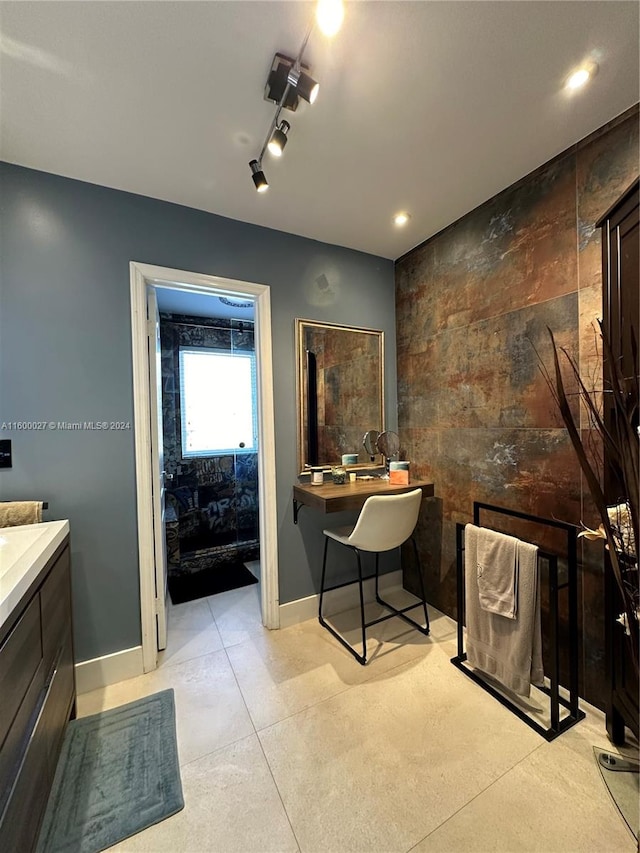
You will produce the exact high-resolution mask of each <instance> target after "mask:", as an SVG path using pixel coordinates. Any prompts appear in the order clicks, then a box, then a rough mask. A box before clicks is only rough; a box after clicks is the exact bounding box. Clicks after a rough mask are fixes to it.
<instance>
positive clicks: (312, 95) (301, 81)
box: [287, 65, 320, 104]
mask: <svg viewBox="0 0 640 853" xmlns="http://www.w3.org/2000/svg"><path fill="white" fill-rule="evenodd" d="M287 83H288V84H289V85H290V86H293V87H294V89H295V90H296V93H297V94H298V95H299V96H300V97H301V98H302V99H303V100H305V101H307V103H309V104H312V103H313V102H314V101H315V99H316V98H317V97H318V91H319V89H320V84H319V83H316V81H315V80H314V79H313V77H311V76H310V75H309V74H307V73H306V72H305V71H302V70H301V69H300V68H296V66H295V65H294V66H293V68H291V69H290V70H289V74H288V75H287Z"/></svg>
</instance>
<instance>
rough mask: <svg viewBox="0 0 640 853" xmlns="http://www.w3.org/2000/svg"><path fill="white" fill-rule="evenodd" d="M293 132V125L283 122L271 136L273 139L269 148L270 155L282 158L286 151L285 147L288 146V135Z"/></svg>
mask: <svg viewBox="0 0 640 853" xmlns="http://www.w3.org/2000/svg"><path fill="white" fill-rule="evenodd" d="M290 130H291V125H290V124H289V122H288V121H285V120H283V121H281V122H280V125H279V126H278V127H276V128H274V131H273V133H272V134H271V139H270V140H269V144H268V145H267V148H268V149H269V153H270V154H273V156H274V157H281V156H282V152H283V151H284V146H285V145H286V144H287V142H288V139H287V133H288V132H289V131H290Z"/></svg>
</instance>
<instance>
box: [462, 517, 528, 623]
mask: <svg viewBox="0 0 640 853" xmlns="http://www.w3.org/2000/svg"><path fill="white" fill-rule="evenodd" d="M477 530H478V560H477V571H478V593H479V596H480V607H482V609H483V610H489V611H490V612H491V613H498V614H499V615H500V616H505V617H506V618H507V619H515V618H516V613H517V609H518V542H519V541H520V540H518V539H516V538H515V537H514V536H507V535H506V534H505V533H499V532H498V531H496V530H487V528H486V527H479V528H477ZM470 568H471V566H470Z"/></svg>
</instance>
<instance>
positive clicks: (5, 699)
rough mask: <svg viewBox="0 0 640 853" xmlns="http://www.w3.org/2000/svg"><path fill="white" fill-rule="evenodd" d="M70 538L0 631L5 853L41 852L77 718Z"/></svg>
mask: <svg viewBox="0 0 640 853" xmlns="http://www.w3.org/2000/svg"><path fill="white" fill-rule="evenodd" d="M75 698H76V691H75V675H74V664H73V641H72V626H71V576H70V560H69V544H68V537H67V538H66V539H65V541H64V542H63V543H62V544H61V546H60V547H59V548H58V549H57V550H56V553H55V554H54V555H53V556H52V558H51V559H50V560H49V562H48V563H47V565H46V566H45V567H44V568H43V570H42V571H41V572H40V574H39V575H38V578H37V579H36V581H35V583H34V584H33V586H32V587H31V589H30V590H29V592H28V594H27V595H25V598H24V600H23V601H21V602H20V604H19V606H18V607H16V611H15V613H14V614H12V615H11V616H10V617H9V620H8V621H7V622H6V623H5V624H4V625H3V626H2V628H1V629H0V850H2V851H3V853H5V851H6V853H28V851H30V850H32V849H33V848H34V847H35V844H36V842H37V838H38V833H39V830H40V826H41V823H42V818H43V817H44V810H45V807H46V804H47V797H48V795H49V791H50V789H51V784H52V782H53V776H54V773H55V769H56V764H57V761H58V757H59V755H60V748H61V746H62V738H63V735H64V731H65V728H66V725H67V722H68V720H69V718H70V717H71V716H72V715H73V714H74V713H75Z"/></svg>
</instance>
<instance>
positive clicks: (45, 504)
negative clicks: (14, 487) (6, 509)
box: [0, 501, 49, 509]
mask: <svg viewBox="0 0 640 853" xmlns="http://www.w3.org/2000/svg"><path fill="white" fill-rule="evenodd" d="M0 503H3V504H8V503H11V501H0ZM42 509H49V503H48V502H47V501H42Z"/></svg>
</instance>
